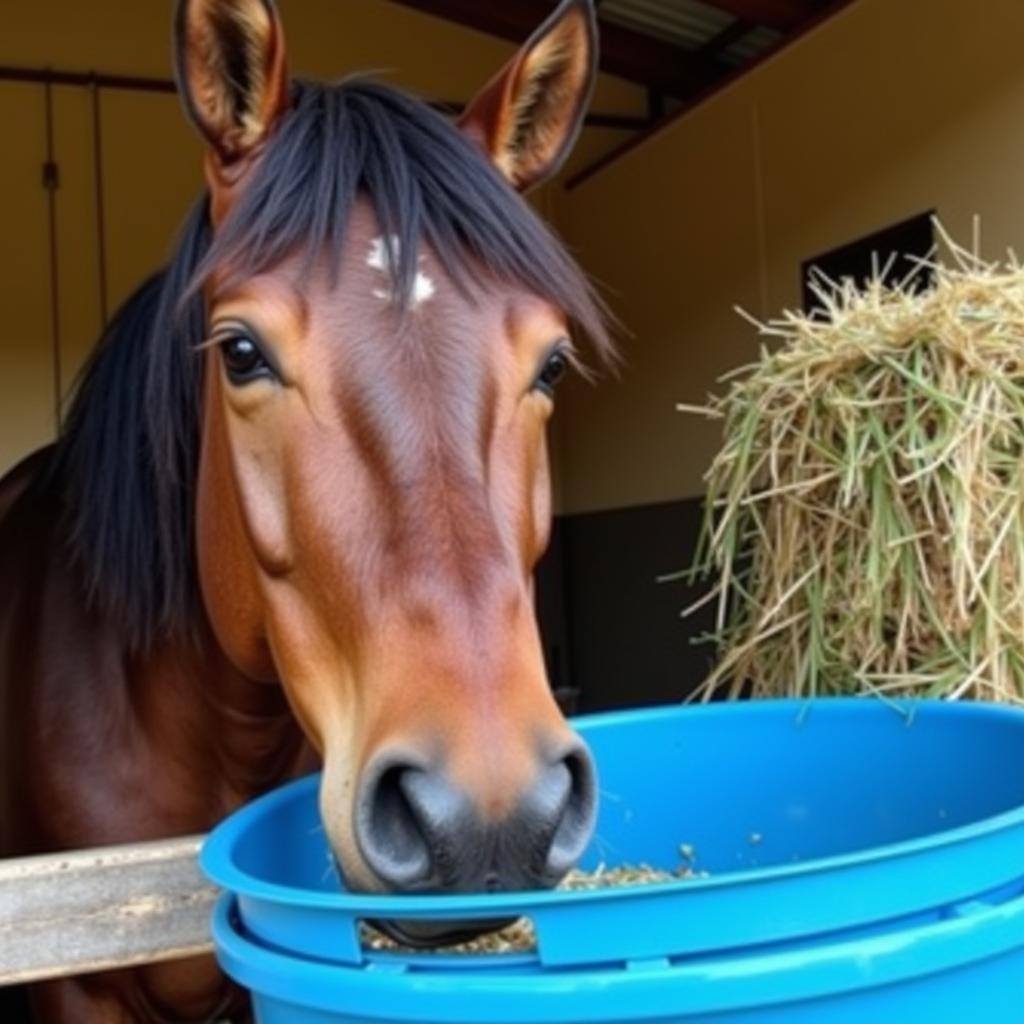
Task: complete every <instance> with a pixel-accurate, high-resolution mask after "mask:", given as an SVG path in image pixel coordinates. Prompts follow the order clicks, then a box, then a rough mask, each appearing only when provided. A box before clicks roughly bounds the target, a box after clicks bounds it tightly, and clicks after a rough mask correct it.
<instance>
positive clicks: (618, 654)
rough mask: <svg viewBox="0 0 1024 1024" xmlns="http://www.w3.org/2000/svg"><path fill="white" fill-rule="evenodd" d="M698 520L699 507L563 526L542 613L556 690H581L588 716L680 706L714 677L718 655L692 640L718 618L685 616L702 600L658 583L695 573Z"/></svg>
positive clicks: (582, 519)
mask: <svg viewBox="0 0 1024 1024" xmlns="http://www.w3.org/2000/svg"><path fill="white" fill-rule="evenodd" d="M700 515H701V501H700V499H698V498H693V499H688V500H685V501H677V502H668V503H665V504H658V505H647V506H641V507H637V508H627V509H615V510H613V511H608V512H592V513H587V514H585V515H577V516H566V517H561V518H560V519H559V520H558V529H557V535H556V542H555V544H554V546H553V547H552V550H551V552H549V555H548V557H547V558H546V559H545V564H544V566H543V569H542V572H541V573H540V574H539V576H538V611H539V612H540V616H541V623H542V634H543V635H544V638H545V647H546V648H548V650H549V653H548V658H549V669H550V668H554V669H555V672H554V673H553V681H554V682H555V683H556V685H558V683H559V682H561V683H562V685H564V682H565V680H566V679H569V680H570V681H571V685H572V686H574V687H577V688H579V690H580V691H581V694H580V705H579V707H580V710H582V711H596V710H600V709H603V708H612V707H624V706H635V705H642V704H657V703H665V702H671V701H679V700H682V699H683V698H684V697H685V696H686V695H687V694H688V693H689V692H690V691H691V690H692V689H693V687H694V686H696V684H697V683H699V682H700V680H701V679H703V678H704V676H705V675H706V674H707V672H708V670H709V667H710V665H711V664H712V662H713V653H714V652H713V650H712V648H711V646H709V645H706V644H705V645H701V646H699V647H695V646H694V645H693V644H692V643H691V640H692V638H693V637H694V636H696V635H698V634H700V633H702V632H705V631H706V630H707V629H708V627H709V625H710V610H709V609H704V610H702V612H701V613H699V614H697V615H694V616H692V617H691V618H689V619H685V620H683V619H681V618H680V615H679V613H680V611H681V610H682V609H683V608H684V607H686V606H687V605H689V604H690V603H691V602H692V601H694V600H696V598H697V597H698V596H699V595H700V593H701V591H698V590H696V589H694V588H692V587H689V586H687V585H686V584H685V583H682V582H670V583H659V582H658V581H657V578H658V577H659V576H663V575H665V574H666V573H670V572H673V571H674V570H677V569H680V568H683V567H687V566H689V564H690V561H691V559H692V557H693V547H694V544H695V542H696V538H697V533H698V529H699V524H700ZM556 580H557V583H556V582H555V581H556ZM556 586H557V588H558V592H559V593H560V594H561V600H558V599H557V598H556V597H555V591H554V588H555V587H556ZM566 643H567V644H568V654H569V659H568V671H567V666H566V663H565V657H564V646H563V645H565V644H566ZM552 647H557V648H558V653H557V654H555V653H554V651H553V650H552Z"/></svg>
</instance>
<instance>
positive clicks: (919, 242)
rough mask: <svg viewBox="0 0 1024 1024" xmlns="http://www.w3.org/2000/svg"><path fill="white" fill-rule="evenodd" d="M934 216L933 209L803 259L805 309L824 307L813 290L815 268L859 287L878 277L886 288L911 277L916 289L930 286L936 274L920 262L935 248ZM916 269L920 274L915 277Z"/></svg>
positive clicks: (830, 278) (832, 277) (830, 276)
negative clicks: (845, 279)
mask: <svg viewBox="0 0 1024 1024" xmlns="http://www.w3.org/2000/svg"><path fill="white" fill-rule="evenodd" d="M934 215H935V211H934V210H927V211H926V212H924V213H920V214H918V215H917V216H915V217H910V218H909V219H907V220H904V221H900V222H899V223H898V224H893V225H891V226H890V227H887V228H882V230H881V231H875V232H874V233H873V234H870V235H866V236H865V237H864V238H858V239H857V240H856V241H854V242H848V243H847V244H846V245H842V246H840V247H839V248H838V249H832V250H831V251H830V252H825V253H821V255H819V256H814V257H813V258H811V259H809V260H804V262H803V265H802V266H801V268H800V281H801V284H802V287H803V305H804V310H805V311H806V312H808V313H813V312H814V311H816V310H820V309H822V308H823V307H822V303H821V301H820V300H819V298H818V296H817V295H815V293H814V291H813V290H812V289H811V287H810V278H811V272H812V270H815V269H816V270H819V271H821V272H822V273H823V274H824V275H825V276H826V277H827V278H829V280H831V281H836V282H839V281H842V280H843V279H844V278H850V279H852V280H853V282H854V283H855V284H856V285H857V286H858V287H861V286H863V285H864V284H865V282H867V281H869V280H871V278H873V277H874V276H875V275H876V274H878V275H879V276H881V277H882V280H883V281H884V282H885V283H886V284H887V285H895V284H898V283H899V282H901V281H905V280H907V279H908V278H911V277H912V278H913V282H914V286H915V288H919V289H920V288H927V287H930V285H931V284H932V278H933V274H932V272H931V271H930V270H928V269H927V268H922V267H920V264H919V261H920V260H923V259H927V258H928V257H929V256H930V255H931V253H932V251H933V249H934V248H935V226H934V222H933V218H934ZM915 269H916V270H917V271H918V273H917V274H914V271H915ZM883 270H884V271H885V272H884V273H882V271H883Z"/></svg>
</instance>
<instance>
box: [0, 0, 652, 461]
mask: <svg viewBox="0 0 1024 1024" xmlns="http://www.w3.org/2000/svg"><path fill="white" fill-rule="evenodd" d="M7 6H8V7H9V9H5V11H4V30H3V32H2V33H0V65H6V66H14V67H20V68H36V69H39V68H43V67H51V68H57V69H60V70H70V71H90V70H92V71H99V72H103V73H108V74H120V75H132V76H143V77H157V78H165V79H166V78H169V77H170V76H171V42H170V40H171V32H170V26H171V14H172V9H173V4H172V2H171V0H132V2H131V3H126V2H125V0H89V2H83V0H34V2H32V3H14V4H9V5H7ZM280 7H281V11H282V16H283V19H284V22H285V32H286V34H287V38H288V46H289V55H290V58H291V64H292V68H293V70H294V72H295V73H296V74H298V75H305V76H308V77H314V78H322V79H334V78H339V77H342V76H344V75H346V74H351V73H353V72H356V71H366V70H374V71H376V72H377V73H379V74H380V75H381V76H383V77H386V78H387V79H388V80H390V81H393V82H395V83H397V84H399V85H402V86H405V87H406V88H409V89H411V90H413V91H414V92H416V93H418V94H419V95H422V96H424V97H426V98H428V99H439V100H449V101H455V102H459V101H465V100H466V99H468V98H469V97H470V96H471V95H473V94H474V93H475V92H476V90H477V89H478V88H479V87H480V86H481V85H482V84H483V83H484V82H486V81H487V80H488V79H489V78H490V77H491V76H492V75H493V74H494V72H495V71H496V70H497V69H498V68H499V67H500V66H501V65H502V64H503V63H504V62H505V61H506V60H508V58H509V57H510V56H511V54H512V53H513V51H514V46H513V45H512V44H511V43H507V42H504V41H502V40H499V39H495V38H493V37H491V36H488V35H484V34H482V33H479V32H475V31H473V30H470V29H464V28H461V27H460V26H457V25H454V24H452V23H450V22H447V21H443V20H441V19H437V18H433V17H430V16H428V15H424V14H421V13H419V12H416V11H412V10H409V9H407V8H405V7H401V6H399V5H397V4H393V3H389V2H387V0H281V3H280ZM52 103H53V126H54V140H53V141H54V152H55V157H56V161H57V164H58V167H59V173H60V187H59V188H58V190H57V192H56V194H55V198H54V201H55V213H56V216H55V225H56V231H55V240H54V241H55V246H56V248H55V253H56V266H57V273H56V276H55V278H54V276H53V275H52V274H51V258H50V251H51V250H50V244H51V239H50V219H49V216H48V195H47V192H46V190H45V189H44V188H43V184H42V166H43V163H44V161H45V160H46V153H47V145H46V109H45V90H44V88H43V87H42V86H40V85H23V84H17V83H9V82H0V119H2V121H0V123H2V124H3V125H4V140H3V143H2V159H0V313H2V317H3V324H4V327H3V335H2V338H0V474H2V473H3V472H4V470H5V469H6V468H7V467H8V466H10V465H11V464H13V463H14V462H15V461H17V460H18V459H19V458H21V457H22V456H23V455H25V454H27V453H28V452H29V451H31V450H32V449H34V448H36V447H38V446H39V445H41V444H44V443H46V442H47V441H48V440H50V439H51V438H52V437H53V435H54V430H55V425H56V422H57V415H58V405H59V401H60V400H63V399H66V397H67V395H68V393H69V390H70V388H71V386H72V383H73V380H74V377H75V374H76V373H77V372H78V369H79V368H80V366H81V364H82V361H83V359H84V357H85V355H86V354H87V353H88V351H89V349H90V348H91V347H92V345H93V343H94V341H95V339H96V337H97V335H98V333H99V331H100V328H101V326H102V323H103V308H104V306H106V308H107V310H108V311H113V310H114V309H115V308H116V306H117V305H118V304H119V303H120V302H121V301H122V300H123V299H124V298H125V297H126V296H127V295H128V294H129V293H130V292H131V291H132V290H133V289H134V288H135V287H136V286H137V285H138V284H139V283H140V282H141V281H142V279H143V278H144V277H145V276H146V275H147V274H149V273H150V272H152V271H153V270H155V269H156V268H157V267H158V266H159V265H160V264H161V263H162V262H163V260H164V258H165V256H166V254H167V253H168V251H169V248H170V245H171V241H172V238H173V235H174V233H175V231H176V229H177V227H178V225H179V224H180V223H181V221H182V219H183V218H184V215H185V213H186V211H187V210H188V208H189V206H190V204H191V203H192V202H193V201H194V199H195V198H196V196H197V195H198V194H199V191H200V188H201V178H200V151H199V145H198V143H197V141H196V138H195V136H194V134H193V132H192V130H191V129H190V128H189V127H188V126H187V125H186V123H185V121H184V119H183V117H182V114H181V111H180V107H179V104H178V101H177V98H176V97H174V96H172V95H159V94H152V93H143V92H121V91H114V90H109V89H103V90H101V91H100V94H99V97H98V104H97V107H96V108H94V105H93V96H92V94H91V91H90V90H89V89H86V88H80V87H70V86H57V87H54V88H53V90H52ZM645 103H646V100H645V96H644V93H643V91H642V90H641V89H640V88H639V87H637V86H634V85H631V84H629V83H626V82H624V81H621V80H619V79H615V78H611V77H609V76H602V77H601V80H600V82H599V85H598V89H597V94H596V96H595V101H594V109H596V110H600V111H602V112H605V113H616V114H629V115H635V116H640V115H643V114H644V113H645V109H646V108H645ZM97 113H98V130H97V120H96V114H97ZM627 134H628V133H623V132H622V131H617V130H615V131H613V130H609V129H587V130H586V131H585V132H584V135H583V138H582V139H581V143H580V146H579V148H578V150H577V152H576V153H575V154H574V156H573V163H572V164H571V165H570V167H569V168H568V169H567V173H572V172H573V171H575V170H577V169H579V168H580V167H582V166H584V165H586V164H587V163H588V162H590V161H592V160H594V159H596V158H597V157H598V156H599V155H601V154H602V153H604V152H606V151H607V150H609V149H610V148H613V147H614V146H615V145H617V144H618V143H620V142H621V141H622V140H623V138H625V137H627ZM97 142H98V145H97ZM97 155H98V157H99V161H98V162H97ZM98 167H99V169H100V174H101V177H102V188H101V189H100V190H99V191H100V192H101V194H102V208H103V213H102V218H103V226H104V229H105V240H106V254H105V259H104V260H103V266H102V270H103V271H105V277H106V284H105V288H104V287H102V286H101V276H102V275H101V265H100V259H99V242H98V231H97V227H98V223H97V222H98V218H99V206H100V204H98V203H97V192H98V185H97V168H98ZM537 202H538V205H539V206H540V207H541V209H543V210H547V209H548V208H549V206H550V197H549V195H547V194H541V195H540V196H538V197H537ZM104 292H105V294H104ZM54 307H55V308H56V315H57V319H58V321H59V323H58V327H59V330H58V331H57V332H55V330H54ZM57 334H59V337H57Z"/></svg>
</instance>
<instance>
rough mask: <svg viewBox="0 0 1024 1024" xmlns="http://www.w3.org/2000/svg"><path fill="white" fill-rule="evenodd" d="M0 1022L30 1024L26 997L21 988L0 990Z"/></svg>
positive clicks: (24, 991)
mask: <svg viewBox="0 0 1024 1024" xmlns="http://www.w3.org/2000/svg"><path fill="white" fill-rule="evenodd" d="M0 1021H3V1024H31V1022H32V1016H31V1014H30V1013H29V1007H28V995H27V993H26V990H25V989H24V988H23V987H22V986H20V985H18V986H15V987H13V988H0Z"/></svg>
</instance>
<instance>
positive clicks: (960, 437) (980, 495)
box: [694, 240, 1024, 703]
mask: <svg viewBox="0 0 1024 1024" xmlns="http://www.w3.org/2000/svg"><path fill="white" fill-rule="evenodd" d="M947 244H948V245H949V248H950V252H951V254H952V259H951V260H950V261H948V262H946V263H934V264H928V266H929V267H930V268H931V269H932V270H933V273H934V284H933V286H932V287H930V288H928V289H927V290H921V289H916V288H915V284H916V282H915V281H909V282H905V284H904V286H901V287H899V288H887V287H885V286H883V285H882V284H880V283H878V282H875V283H873V284H870V285H869V286H867V287H866V288H865V289H863V290H858V289H856V288H855V287H854V286H853V285H852V284H851V283H850V282H845V283H843V284H841V285H835V284H832V283H830V282H827V281H822V280H819V281H818V282H817V286H816V287H817V289H818V292H819V295H820V296H821V298H822V300H823V302H824V303H825V306H826V312H825V314H824V315H819V316H817V317H814V318H811V317H807V316H805V315H803V314H798V313H787V314H786V315H785V316H784V317H783V318H782V319H780V320H778V321H773V322H771V323H770V324H767V325H760V324H759V325H758V328H759V330H760V332H761V333H762V334H763V335H768V336H772V337H773V338H776V339H779V340H780V341H781V344H780V345H779V346H778V347H777V348H774V349H773V350H771V351H769V350H768V349H767V348H766V349H764V350H762V353H761V357H760V359H759V360H758V361H757V362H756V363H754V364H753V365H752V366H749V367H745V368H743V369H742V370H740V371H737V372H736V373H735V374H733V375H730V377H731V378H732V379H731V385H730V387H729V389H728V392H727V393H726V394H724V395H723V396H721V397H719V398H717V399H713V400H712V402H711V405H710V406H709V407H708V409H706V410H703V411H704V412H707V413H710V414H711V415H715V416H721V417H722V418H723V420H724V436H725V440H724V444H723V446H722V448H721V450H720V451H719V452H718V454H717V455H716V457H715V459H714V461H713V463H712V465H711V468H710V470H709V472H708V474H707V477H706V479H707V486H708V505H707V511H706V517H705V521H704V526H703V530H702V537H701V546H700V548H699V550H698V556H697V561H696V563H695V566H694V575H695V576H697V577H699V578H700V577H702V578H710V579H712V580H713V581H714V585H713V588H712V592H711V594H710V595H709V599H712V600H715V601H717V609H718V610H717V619H716V629H715V632H714V635H713V637H711V639H712V640H714V641H715V642H716V643H718V644H719V646H720V652H721V660H720V662H719V664H718V666H717V668H716V669H715V670H714V672H713V673H712V674H711V676H710V677H709V678H708V679H707V680H705V682H704V684H703V687H702V690H701V693H702V695H703V696H704V697H705V698H706V697H709V696H710V695H712V694H713V693H715V692H717V691H720V690H724V692H725V693H727V694H729V695H733V696H735V695H736V694H738V693H739V692H741V690H748V691H751V692H752V693H753V694H755V695H762V696H782V695H786V696H801V697H803V696H809V695H815V694H850V693H862V692H865V691H867V692H872V693H876V694H881V695H910V694H913V695H919V696H931V697H935V696H941V697H950V698H956V697H970V698H981V699H992V700H998V701H1009V702H1014V703H1020V702H1024V516H1022V503H1024V480H1022V464H1024V463H1022V460H1024V269H1022V267H1021V266H1020V265H1019V264H1018V263H1017V262H1016V261H1015V260H1012V261H1010V262H1008V263H1003V264H990V263H987V262H983V261H982V260H980V259H979V258H978V257H977V256H975V255H973V254H971V253H968V252H965V251H964V250H962V249H960V248H958V247H956V246H955V245H953V244H952V243H949V242H948V240H947ZM702 603H703V602H702Z"/></svg>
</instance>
